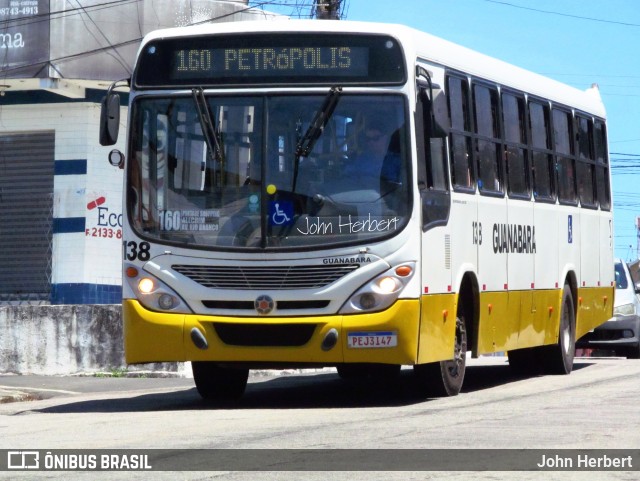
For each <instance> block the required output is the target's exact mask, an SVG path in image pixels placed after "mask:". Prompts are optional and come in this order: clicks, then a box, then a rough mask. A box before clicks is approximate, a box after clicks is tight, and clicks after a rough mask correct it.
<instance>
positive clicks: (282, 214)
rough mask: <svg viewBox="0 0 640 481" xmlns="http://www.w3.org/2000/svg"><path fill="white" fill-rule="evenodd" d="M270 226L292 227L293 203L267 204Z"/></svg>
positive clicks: (278, 202)
mask: <svg viewBox="0 0 640 481" xmlns="http://www.w3.org/2000/svg"><path fill="white" fill-rule="evenodd" d="M269 224H270V225H276V226H277V225H292V224H293V203H291V202H287V201H272V202H270V203H269Z"/></svg>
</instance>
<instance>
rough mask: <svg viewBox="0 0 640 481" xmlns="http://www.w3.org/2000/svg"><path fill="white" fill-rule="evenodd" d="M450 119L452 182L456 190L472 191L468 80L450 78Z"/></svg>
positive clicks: (448, 79) (448, 83)
mask: <svg viewBox="0 0 640 481" xmlns="http://www.w3.org/2000/svg"><path fill="white" fill-rule="evenodd" d="M447 85H448V91H449V93H448V95H447V98H448V101H449V118H450V119H451V130H450V134H449V135H450V148H451V181H452V183H453V187H454V189H456V190H467V191H470V190H471V189H473V186H474V183H475V181H474V176H473V164H472V163H471V162H472V158H471V127H470V116H469V113H470V112H469V108H470V106H469V86H468V85H467V81H466V79H461V78H458V77H448V78H447Z"/></svg>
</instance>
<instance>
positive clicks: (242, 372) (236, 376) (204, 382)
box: [191, 361, 249, 401]
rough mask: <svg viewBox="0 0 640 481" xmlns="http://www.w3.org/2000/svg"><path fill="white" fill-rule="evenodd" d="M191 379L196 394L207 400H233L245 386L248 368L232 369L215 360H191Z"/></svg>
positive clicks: (239, 396)
mask: <svg viewBox="0 0 640 481" xmlns="http://www.w3.org/2000/svg"><path fill="white" fill-rule="evenodd" d="M191 369H192V370H193V380H194V381H195V384H196V389H197V390H198V394H200V396H202V398H203V399H206V400H208V401H235V400H237V399H240V398H241V397H242V395H243V394H244V391H245V389H246V387H247V380H248V379H249V370H248V369H233V368H228V367H223V366H220V365H219V364H217V363H215V362H209V361H193V362H192V363H191Z"/></svg>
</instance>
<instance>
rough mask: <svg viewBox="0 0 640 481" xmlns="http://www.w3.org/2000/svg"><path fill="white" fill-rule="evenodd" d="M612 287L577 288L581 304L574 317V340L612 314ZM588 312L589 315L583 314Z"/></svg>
mask: <svg viewBox="0 0 640 481" xmlns="http://www.w3.org/2000/svg"><path fill="white" fill-rule="evenodd" d="M613 289H614V288H613V287H597V288H591V289H578V302H579V303H580V304H582V306H583V308H582V309H580V311H579V314H578V318H577V319H576V340H577V339H580V338H581V337H582V336H584V335H585V334H586V333H588V332H589V331H591V330H592V329H595V328H596V327H598V326H599V325H600V324H602V323H603V322H606V321H607V320H609V319H610V318H611V317H612V316H613V296H614V293H613ZM584 312H589V314H590V315H589V316H588V317H587V316H583V315H582V314H584Z"/></svg>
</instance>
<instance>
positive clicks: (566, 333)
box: [542, 284, 576, 374]
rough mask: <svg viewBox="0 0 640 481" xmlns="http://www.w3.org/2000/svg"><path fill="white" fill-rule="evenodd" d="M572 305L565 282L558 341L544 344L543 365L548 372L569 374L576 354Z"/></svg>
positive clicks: (574, 315) (569, 289)
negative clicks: (548, 344) (547, 344)
mask: <svg viewBox="0 0 640 481" xmlns="http://www.w3.org/2000/svg"><path fill="white" fill-rule="evenodd" d="M573 306H574V303H573V295H572V294H571V288H570V287H569V285H568V284H565V285H564V289H563V290H562V306H561V308H560V328H559V330H558V342H557V343H556V344H553V345H550V346H544V353H543V356H542V359H543V365H544V368H545V371H546V372H547V373H548V374H569V373H570V372H571V370H572V369H573V359H574V357H575V354H576V313H575V310H574V307H573Z"/></svg>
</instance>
